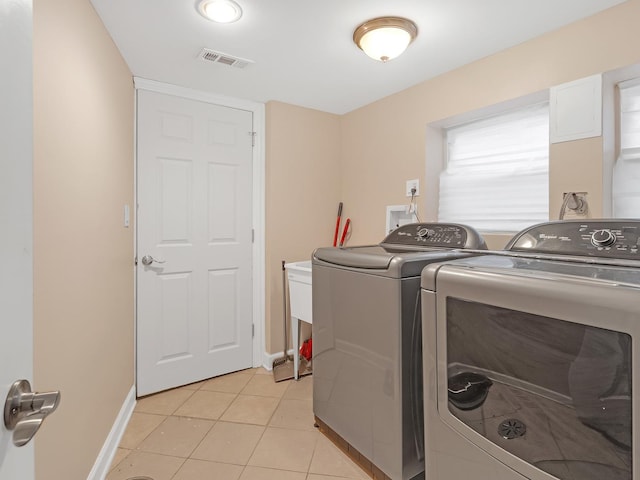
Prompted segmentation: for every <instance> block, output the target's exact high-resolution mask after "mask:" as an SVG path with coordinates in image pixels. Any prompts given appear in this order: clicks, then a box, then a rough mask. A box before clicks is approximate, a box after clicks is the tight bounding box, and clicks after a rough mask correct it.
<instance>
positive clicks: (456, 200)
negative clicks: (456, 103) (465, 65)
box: [438, 103, 549, 232]
mask: <svg viewBox="0 0 640 480" xmlns="http://www.w3.org/2000/svg"><path fill="white" fill-rule="evenodd" d="M446 142H447V163H446V169H445V171H443V172H442V173H441V175H440V200H439V207H438V219H439V220H440V221H442V222H454V223H463V224H467V225H471V226H473V227H475V228H477V229H478V230H481V231H483V232H517V231H520V230H522V229H524V228H525V227H527V226H529V225H532V224H535V223H539V222H545V221H547V220H548V219H549V106H548V104H546V103H545V104H539V105H532V106H529V107H526V108H523V109H520V110H517V111H512V112H509V113H506V114H502V115H499V116H495V117H491V118H486V119H482V120H479V121H475V122H472V123H469V124H465V125H461V126H457V127H452V128H450V129H447V130H446Z"/></svg>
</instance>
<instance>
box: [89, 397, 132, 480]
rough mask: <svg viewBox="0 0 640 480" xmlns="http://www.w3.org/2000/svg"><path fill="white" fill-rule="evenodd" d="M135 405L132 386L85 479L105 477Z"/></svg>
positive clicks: (93, 479) (102, 478) (102, 479)
mask: <svg viewBox="0 0 640 480" xmlns="http://www.w3.org/2000/svg"><path fill="white" fill-rule="evenodd" d="M135 406H136V387H135V386H132V387H131V390H129V394H128V395H127V398H125V400H124V403H123V404H122V407H121V408H120V413H118V416H117V417H116V421H115V422H114V424H113V427H111V431H110V432H109V435H108V436H107V439H106V440H105V442H104V445H103V446H102V450H100V453H99V454H98V458H96V462H95V463H94V464H93V468H92V469H91V472H89V476H88V477H87V480H104V479H105V478H106V477H107V474H108V473H109V467H110V466H111V462H112V461H113V457H114V456H115V454H116V451H117V449H118V445H120V440H122V435H124V431H125V430H126V428H127V424H128V423H129V419H130V418H131V414H132V413H133V409H134V407H135Z"/></svg>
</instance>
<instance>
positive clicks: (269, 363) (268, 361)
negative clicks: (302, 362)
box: [262, 348, 293, 371]
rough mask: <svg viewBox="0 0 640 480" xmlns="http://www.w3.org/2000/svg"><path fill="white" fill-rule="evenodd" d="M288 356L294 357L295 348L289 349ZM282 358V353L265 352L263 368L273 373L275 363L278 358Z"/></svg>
mask: <svg viewBox="0 0 640 480" xmlns="http://www.w3.org/2000/svg"><path fill="white" fill-rule="evenodd" d="M287 354H288V355H293V348H291V349H289V350H288V351H287ZM281 357H282V352H278V353H267V352H264V355H263V363H262V367H263V368H264V369H265V370H269V371H271V370H272V369H273V361H274V360H275V359H276V358H281Z"/></svg>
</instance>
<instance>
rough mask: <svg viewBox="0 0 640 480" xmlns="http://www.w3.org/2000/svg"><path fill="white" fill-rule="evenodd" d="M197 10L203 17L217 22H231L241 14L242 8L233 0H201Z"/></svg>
mask: <svg viewBox="0 0 640 480" xmlns="http://www.w3.org/2000/svg"><path fill="white" fill-rule="evenodd" d="M198 11H199V12H200V14H201V15H202V16H203V17H205V18H207V19H209V20H212V21H214V22H218V23H233V22H235V21H237V20H239V19H240V17H241V16H242V8H240V5H238V4H237V3H236V2H234V1H233V0H202V1H201V2H200V3H199V4H198Z"/></svg>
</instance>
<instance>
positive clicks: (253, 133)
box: [249, 132, 258, 147]
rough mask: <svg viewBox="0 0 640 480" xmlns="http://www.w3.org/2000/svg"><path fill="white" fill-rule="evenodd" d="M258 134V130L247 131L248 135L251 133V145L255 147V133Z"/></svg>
mask: <svg viewBox="0 0 640 480" xmlns="http://www.w3.org/2000/svg"><path fill="white" fill-rule="evenodd" d="M257 134H258V132H249V135H251V146H252V147H255V146H256V135H257Z"/></svg>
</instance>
